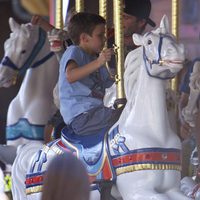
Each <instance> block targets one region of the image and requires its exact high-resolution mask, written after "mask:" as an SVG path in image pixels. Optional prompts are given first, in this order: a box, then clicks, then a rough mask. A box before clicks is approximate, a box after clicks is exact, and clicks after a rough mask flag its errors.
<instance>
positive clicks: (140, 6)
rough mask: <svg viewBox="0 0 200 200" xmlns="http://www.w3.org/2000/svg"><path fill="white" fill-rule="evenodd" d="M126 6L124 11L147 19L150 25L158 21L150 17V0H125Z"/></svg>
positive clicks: (154, 24) (153, 25)
mask: <svg viewBox="0 0 200 200" xmlns="http://www.w3.org/2000/svg"><path fill="white" fill-rule="evenodd" d="M124 6H125V7H124V12H125V13H126V14H128V15H133V16H135V17H138V18H140V19H146V20H147V23H148V24H149V25H151V26H152V27H155V26H156V23H155V22H154V21H153V20H151V19H150V18H149V15H150V12H151V2H150V0H125V5H124Z"/></svg>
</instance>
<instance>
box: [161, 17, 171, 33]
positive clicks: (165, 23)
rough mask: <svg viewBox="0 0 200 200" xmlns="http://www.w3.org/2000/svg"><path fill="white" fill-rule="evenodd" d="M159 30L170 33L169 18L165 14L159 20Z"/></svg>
mask: <svg viewBox="0 0 200 200" xmlns="http://www.w3.org/2000/svg"><path fill="white" fill-rule="evenodd" d="M160 32H161V33H162V34H166V33H170V28H169V20H168V17H167V16H166V15H164V16H163V17H162V19H161V21H160Z"/></svg>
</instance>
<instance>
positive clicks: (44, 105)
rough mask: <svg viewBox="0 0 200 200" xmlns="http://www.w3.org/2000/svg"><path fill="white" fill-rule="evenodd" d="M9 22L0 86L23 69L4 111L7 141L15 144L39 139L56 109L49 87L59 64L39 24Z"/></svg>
mask: <svg viewBox="0 0 200 200" xmlns="http://www.w3.org/2000/svg"><path fill="white" fill-rule="evenodd" d="M9 25H10V29H11V34H10V38H9V39H7V40H6V42H5V44H4V51H5V53H4V58H3V59H2V61H1V64H0V87H10V86H11V85H12V84H13V83H14V82H15V81H16V77H17V75H19V74H24V73H26V74H25V77H24V80H23V82H22V85H21V87H20V90H19V92H18V94H17V96H16V97H15V98H14V99H13V100H12V102H11V103H10V105H9V109H8V115H7V129H6V135H7V136H6V137H7V144H11V145H16V146H17V145H18V144H23V143H26V142H28V141H31V140H38V141H43V134H44V126H45V125H46V124H47V122H48V120H49V119H50V118H51V116H52V115H53V114H54V112H55V110H56V107H55V105H54V103H53V89H54V87H55V85H56V83H57V79H58V69H59V64H58V61H57V59H56V57H55V55H54V53H53V52H50V47H49V41H48V39H47V37H46V33H45V32H44V31H43V30H42V29H41V28H39V27H38V26H36V25H32V24H30V23H28V24H21V25H19V24H18V23H17V22H15V20H14V19H12V18H10V19H9Z"/></svg>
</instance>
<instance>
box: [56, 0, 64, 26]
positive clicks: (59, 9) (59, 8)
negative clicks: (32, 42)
mask: <svg viewBox="0 0 200 200" xmlns="http://www.w3.org/2000/svg"><path fill="white" fill-rule="evenodd" d="M55 23H56V24H55V27H56V28H58V29H63V16H62V0H56V21H55Z"/></svg>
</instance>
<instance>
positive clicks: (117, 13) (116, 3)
mask: <svg viewBox="0 0 200 200" xmlns="http://www.w3.org/2000/svg"><path fill="white" fill-rule="evenodd" d="M122 3H123V2H122V0H113V11H114V20H113V21H114V27H115V45H116V47H117V56H116V57H117V63H116V64H117V75H116V85H117V98H118V99H123V98H124V97H125V93H124V80H123V76H124V36H123V25H122V13H123V5H122Z"/></svg>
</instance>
